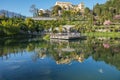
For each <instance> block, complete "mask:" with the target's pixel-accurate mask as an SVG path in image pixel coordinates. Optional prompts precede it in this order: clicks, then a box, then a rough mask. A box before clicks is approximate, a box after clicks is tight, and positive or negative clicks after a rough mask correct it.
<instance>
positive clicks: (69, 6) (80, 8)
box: [55, 1, 85, 12]
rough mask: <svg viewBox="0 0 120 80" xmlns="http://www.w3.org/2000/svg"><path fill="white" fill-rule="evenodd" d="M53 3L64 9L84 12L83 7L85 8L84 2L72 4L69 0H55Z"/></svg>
mask: <svg viewBox="0 0 120 80" xmlns="http://www.w3.org/2000/svg"><path fill="white" fill-rule="evenodd" d="M55 5H58V6H60V7H61V8H63V9H64V10H76V11H80V12H84V9H85V5H84V3H80V4H78V5H73V4H72V3H71V2H60V1H57V2H56V3H55Z"/></svg>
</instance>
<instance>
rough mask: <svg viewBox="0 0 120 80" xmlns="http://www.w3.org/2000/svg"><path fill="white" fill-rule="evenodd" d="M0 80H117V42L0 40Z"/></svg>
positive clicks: (119, 76) (102, 39) (119, 79)
mask: <svg viewBox="0 0 120 80" xmlns="http://www.w3.org/2000/svg"><path fill="white" fill-rule="evenodd" d="M0 80H120V39H118V38H105V37H97V38H91V37H89V38H87V39H86V40H75V41H67V40H49V41H44V40H42V39H41V38H31V39H28V38H27V39H24V38H22V39H5V40H0Z"/></svg>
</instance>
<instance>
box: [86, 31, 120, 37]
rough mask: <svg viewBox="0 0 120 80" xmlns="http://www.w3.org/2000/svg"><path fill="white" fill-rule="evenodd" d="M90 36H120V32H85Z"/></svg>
mask: <svg viewBox="0 0 120 80" xmlns="http://www.w3.org/2000/svg"><path fill="white" fill-rule="evenodd" d="M85 35H86V36H89V37H111V38H115V37H117V38H120V32H90V33H85Z"/></svg>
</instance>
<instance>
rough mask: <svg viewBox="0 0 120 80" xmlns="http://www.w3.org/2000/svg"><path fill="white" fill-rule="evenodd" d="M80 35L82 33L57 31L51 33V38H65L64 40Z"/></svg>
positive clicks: (76, 37)
mask: <svg viewBox="0 0 120 80" xmlns="http://www.w3.org/2000/svg"><path fill="white" fill-rule="evenodd" d="M80 37H81V35H80V33H69V34H64V33H62V34H60V33H57V34H51V35H50V39H64V40H70V39H78V38H80Z"/></svg>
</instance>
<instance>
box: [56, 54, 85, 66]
mask: <svg viewBox="0 0 120 80" xmlns="http://www.w3.org/2000/svg"><path fill="white" fill-rule="evenodd" d="M73 60H77V61H79V62H83V61H84V54H82V53H81V54H79V55H77V54H75V55H72V53H70V54H69V55H67V56H63V57H61V59H59V60H57V61H56V63H57V64H68V63H70V62H71V61H73Z"/></svg>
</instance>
